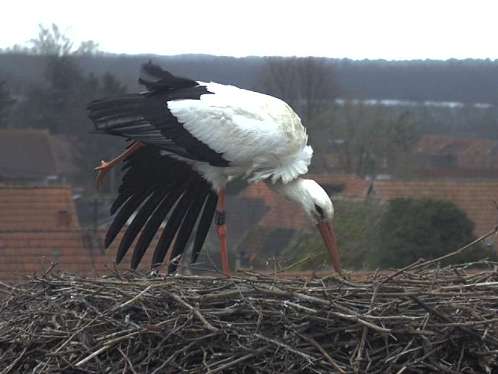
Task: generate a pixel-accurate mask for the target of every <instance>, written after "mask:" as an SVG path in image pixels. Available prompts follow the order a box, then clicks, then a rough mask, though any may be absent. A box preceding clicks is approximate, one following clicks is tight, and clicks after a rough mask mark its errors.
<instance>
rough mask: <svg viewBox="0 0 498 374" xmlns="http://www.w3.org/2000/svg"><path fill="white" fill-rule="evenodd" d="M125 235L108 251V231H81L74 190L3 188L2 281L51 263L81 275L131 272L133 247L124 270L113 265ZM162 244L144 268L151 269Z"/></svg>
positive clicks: (0, 221) (0, 224)
mask: <svg viewBox="0 0 498 374" xmlns="http://www.w3.org/2000/svg"><path fill="white" fill-rule="evenodd" d="M124 231H125V230H124V229H123V230H121V232H120V233H119V234H118V236H117V237H116V239H115V240H114V241H113V243H112V245H111V246H110V248H109V249H107V250H104V249H103V242H104V236H105V231H103V230H99V231H98V232H94V231H93V230H85V229H82V228H81V227H80V224H79V221H78V217H77V214H76V209H75V205H74V202H73V198H72V190H71V188H70V187H69V186H58V187H55V186H53V187H25V186H0V280H17V279H20V278H22V277H24V276H27V275H31V274H33V273H34V272H40V271H45V270H46V269H47V268H48V267H49V266H50V265H51V264H52V263H56V264H57V269H59V270H63V271H69V272H77V273H81V274H102V273H107V272H109V271H111V270H113V269H115V268H118V269H129V267H130V257H131V254H132V253H133V246H132V247H131V248H130V250H129V251H128V254H127V256H126V257H125V258H124V259H123V261H122V263H121V264H120V265H119V266H115V263H114V259H115V255H116V251H117V249H118V247H119V243H120V241H121V238H122V236H123V234H124ZM157 235H159V234H157ZM157 240H158V237H156V238H155V239H154V241H153V242H152V244H151V246H150V247H149V249H148V250H147V252H146V254H145V256H144V258H143V259H142V262H141V266H140V268H141V269H150V264H151V260H152V254H153V252H154V247H155V245H156V244H157Z"/></svg>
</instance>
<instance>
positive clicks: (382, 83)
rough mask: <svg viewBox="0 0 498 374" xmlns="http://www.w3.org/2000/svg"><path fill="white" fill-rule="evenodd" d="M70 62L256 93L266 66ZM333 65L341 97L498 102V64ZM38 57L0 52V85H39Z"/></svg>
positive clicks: (238, 61) (236, 61) (224, 60)
mask: <svg viewBox="0 0 498 374" xmlns="http://www.w3.org/2000/svg"><path fill="white" fill-rule="evenodd" d="M74 59H75V61H76V62H77V64H78V65H79V67H80V68H81V69H82V71H83V72H84V73H86V74H90V73H91V74H95V75H97V76H100V75H103V74H104V73H106V72H111V73H112V74H113V75H114V76H115V77H116V78H117V79H118V80H119V81H120V82H123V83H124V84H125V85H126V86H127V87H128V88H129V89H130V90H133V89H136V87H137V84H136V76H137V73H138V71H139V67H140V65H141V64H142V63H143V62H145V61H147V60H149V59H152V60H153V61H154V62H157V63H159V64H161V65H163V66H164V67H166V68H168V69H170V70H171V71H172V72H173V73H176V74H180V75H185V76H189V77H192V78H194V79H197V80H204V81H211V80H213V81H218V82H221V83H230V84H235V85H238V86H240V87H243V88H249V89H259V88H260V87H261V79H260V78H261V74H262V71H263V70H264V69H265V66H266V61H267V59H266V58H263V57H246V58H235V57H220V56H209V55H178V56H153V55H134V56H127V55H110V54H103V53H99V54H81V55H76V56H74ZM325 61H326V63H327V64H330V65H331V66H333V68H334V70H335V74H336V79H337V83H338V85H339V86H340V87H341V96H342V97H347V98H357V99H393V100H413V101H458V102H463V103H491V104H497V103H498V89H497V87H498V61H491V60H448V61H431V60H417V61H382V60H371V61H370V60H362V61H355V60H347V59H344V60H336V59H325ZM44 64H45V61H44V59H43V57H42V56H37V55H28V54H25V53H18V52H9V53H5V52H4V53H0V81H3V80H5V81H7V84H8V85H9V87H10V89H11V90H13V91H14V92H16V91H17V92H19V91H22V90H25V89H26V88H27V86H29V85H31V84H33V83H34V82H35V83H36V82H41V81H43V79H44V77H43V74H44V71H45V66H44Z"/></svg>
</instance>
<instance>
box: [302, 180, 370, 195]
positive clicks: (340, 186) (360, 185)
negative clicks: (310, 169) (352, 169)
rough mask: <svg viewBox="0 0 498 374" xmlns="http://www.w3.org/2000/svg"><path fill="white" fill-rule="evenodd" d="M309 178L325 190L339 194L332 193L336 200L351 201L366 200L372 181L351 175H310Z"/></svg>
mask: <svg viewBox="0 0 498 374" xmlns="http://www.w3.org/2000/svg"><path fill="white" fill-rule="evenodd" d="M306 177H307V178H310V179H314V180H315V181H317V182H318V183H319V184H320V185H321V186H322V187H324V188H325V190H327V189H329V188H331V189H332V190H336V191H337V192H332V193H331V195H332V197H333V198H334V197H335V198H343V199H349V200H364V199H365V198H366V197H367V194H368V191H369V188H370V186H371V184H372V182H371V181H369V180H367V179H364V178H361V177H358V176H356V175H351V174H343V175H332V174H319V175H309V176H306Z"/></svg>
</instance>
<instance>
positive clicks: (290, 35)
mask: <svg viewBox="0 0 498 374" xmlns="http://www.w3.org/2000/svg"><path fill="white" fill-rule="evenodd" d="M0 2H1V5H2V6H1V8H0V9H1V14H0V48H6V47H10V46H12V45H14V44H20V45H27V44H28V42H29V40H30V39H31V38H33V37H35V36H36V34H37V32H38V25H39V24H43V25H45V26H49V25H51V24H52V23H55V24H57V25H58V26H59V28H60V29H61V30H62V32H63V33H64V34H66V35H67V36H68V37H70V38H71V39H72V40H73V41H74V42H75V44H76V45H77V44H79V43H80V42H81V41H84V40H94V41H96V42H97V43H98V44H99V49H100V50H102V51H105V52H112V53H126V54H136V53H152V54H160V55H174V54H183V53H204V54H214V55H224V56H237V57H243V56H325V57H333V58H352V59H387V60H409V59H448V58H457V59H463V58H490V59H498V40H497V39H498V38H497V37H498V22H497V19H496V15H497V14H498V1H496V0H469V1H467V0H452V1H446V0H412V1H408V0H343V1H336V0H328V1H327V0H295V1H293V0H286V1H285V0H244V1H239V0H231V1H226V0H178V1H171V0H162V1H147V0H134V1H128V0H120V1H115V0H99V1H95V0H72V1H69V0H65V1H61V0H43V1H41V0H15V1H12V0H0Z"/></svg>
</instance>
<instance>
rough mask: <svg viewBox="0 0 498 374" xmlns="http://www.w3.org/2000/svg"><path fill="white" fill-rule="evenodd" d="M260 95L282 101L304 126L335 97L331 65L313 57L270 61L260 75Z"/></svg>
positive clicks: (336, 94) (283, 58)
mask: <svg viewBox="0 0 498 374" xmlns="http://www.w3.org/2000/svg"><path fill="white" fill-rule="evenodd" d="M262 89H263V91H264V92H266V93H268V94H271V95H273V96H276V97H279V98H281V99H282V100H284V101H286V102H287V103H288V104H289V105H290V106H291V107H292V108H293V109H294V110H295V111H296V112H297V113H299V115H300V116H301V118H302V119H303V121H305V122H309V121H311V120H312V119H313V118H314V117H316V116H317V115H318V114H320V113H321V112H322V111H323V110H324V109H325V108H327V107H328V106H329V105H330V103H331V102H332V101H333V100H334V99H336V98H337V96H338V95H339V87H338V84H337V80H336V74H335V69H334V65H333V63H332V62H331V61H327V60H326V59H324V58H317V57H305V58H298V57H291V58H285V57H270V58H268V59H267V62H266V67H265V69H264V71H263V75H262Z"/></svg>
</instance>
